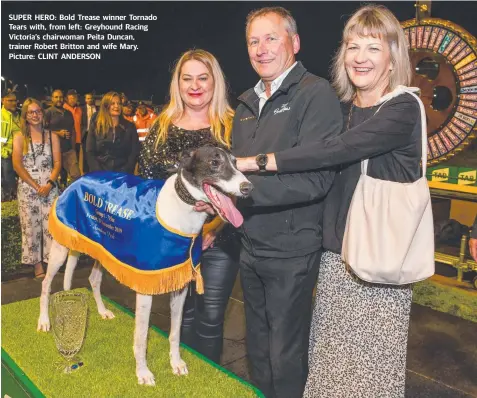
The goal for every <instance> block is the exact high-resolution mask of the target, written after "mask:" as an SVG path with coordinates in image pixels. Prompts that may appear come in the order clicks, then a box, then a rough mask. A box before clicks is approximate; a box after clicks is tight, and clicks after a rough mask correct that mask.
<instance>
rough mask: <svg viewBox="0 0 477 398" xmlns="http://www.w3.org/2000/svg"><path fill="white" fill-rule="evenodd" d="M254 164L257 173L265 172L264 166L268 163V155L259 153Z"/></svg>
mask: <svg viewBox="0 0 477 398" xmlns="http://www.w3.org/2000/svg"><path fill="white" fill-rule="evenodd" d="M255 163H257V166H258V170H259V171H266V168H265V167H266V166H267V163H268V155H266V154H264V153H261V154H259V155H257V156H256V157H255Z"/></svg>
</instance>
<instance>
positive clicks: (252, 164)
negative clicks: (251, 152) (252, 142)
mask: <svg viewBox="0 0 477 398" xmlns="http://www.w3.org/2000/svg"><path fill="white" fill-rule="evenodd" d="M237 169H239V170H240V171H241V172H243V173H245V172H247V171H248V172H251V171H258V166H257V162H256V161H255V158H254V157H248V158H237Z"/></svg>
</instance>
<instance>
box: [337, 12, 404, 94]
mask: <svg viewBox="0 0 477 398" xmlns="http://www.w3.org/2000/svg"><path fill="white" fill-rule="evenodd" d="M354 35H358V36H359V37H366V36H372V37H379V38H380V39H382V40H384V41H387V43H388V44H389V49H390V53H391V65H392V70H391V71H390V73H389V87H388V89H389V90H391V91H392V90H394V89H395V88H396V87H397V86H399V85H403V86H409V84H410V83H411V77H412V71H411V62H410V60H409V51H408V43H407V42H406V37H405V36H404V31H403V29H402V28H401V25H400V24H399V21H398V20H397V19H396V17H395V16H394V14H393V13H392V12H391V11H389V10H388V9H387V8H386V7H384V6H376V5H367V6H364V7H361V8H360V9H358V11H356V12H355V13H354V14H353V15H352V16H351V18H350V19H349V20H348V22H346V25H345V27H344V30H343V38H342V41H341V46H340V48H339V50H338V51H337V53H336V55H335V57H334V59H333V65H332V72H331V74H332V81H333V86H334V88H335V90H336V92H337V93H338V96H339V97H340V99H341V100H342V101H344V102H349V101H351V100H352V99H353V97H354V95H355V92H356V89H355V87H354V85H353V83H352V82H351V80H350V79H349V77H348V74H347V73H346V67H345V63H344V58H345V53H346V46H347V45H348V41H349V40H350V38H351V37H352V36H354Z"/></svg>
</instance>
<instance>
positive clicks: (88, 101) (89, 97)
mask: <svg viewBox="0 0 477 398" xmlns="http://www.w3.org/2000/svg"><path fill="white" fill-rule="evenodd" d="M84 102H86V104H87V105H89V106H91V105H93V102H94V101H93V96H92V95H91V94H86V95H85V96H84Z"/></svg>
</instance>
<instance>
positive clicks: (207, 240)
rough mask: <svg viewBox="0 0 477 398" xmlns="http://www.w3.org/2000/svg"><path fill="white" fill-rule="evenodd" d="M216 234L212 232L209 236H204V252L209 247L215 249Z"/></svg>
mask: <svg viewBox="0 0 477 398" xmlns="http://www.w3.org/2000/svg"><path fill="white" fill-rule="evenodd" d="M216 236H217V235H216V234H215V232H214V231H210V232H208V233H207V235H205V236H204V239H203V241H202V251H204V250H207V249H208V248H209V247H214V241H215V238H216Z"/></svg>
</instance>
